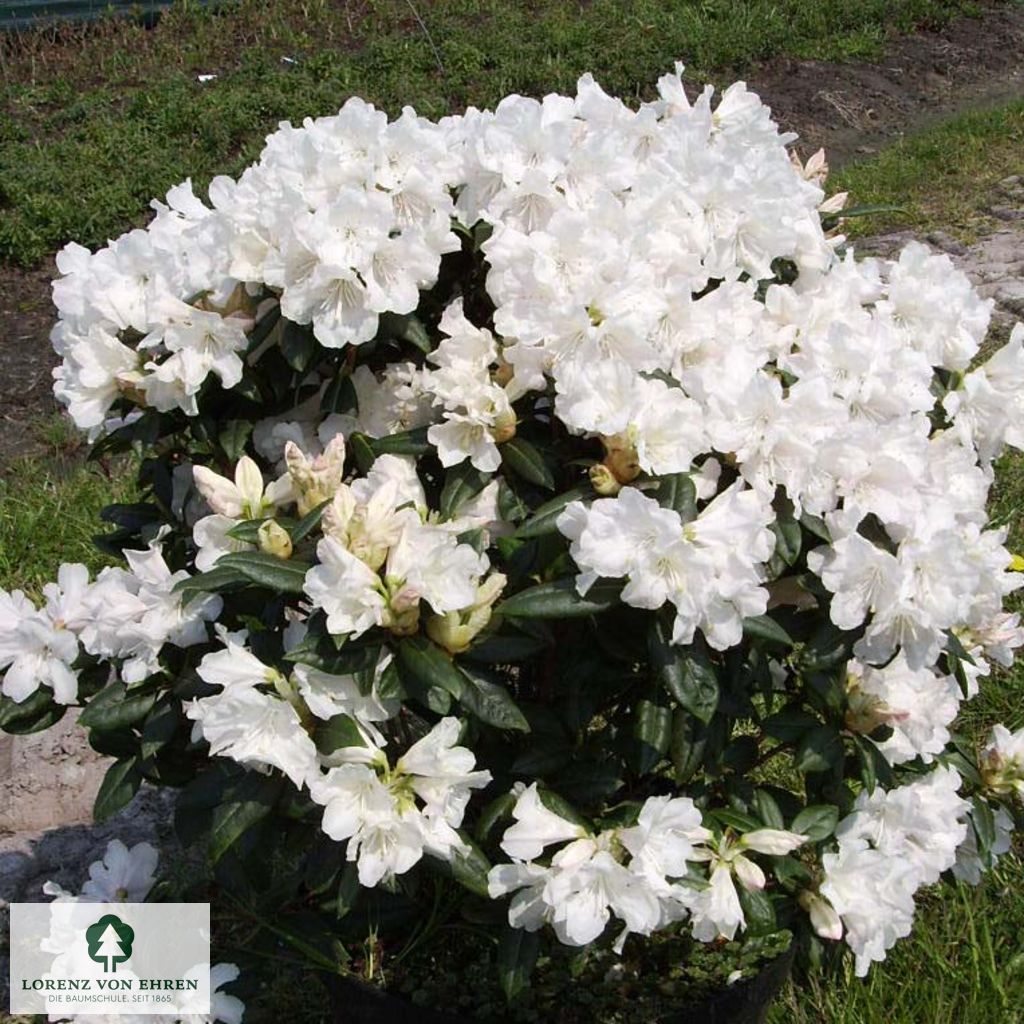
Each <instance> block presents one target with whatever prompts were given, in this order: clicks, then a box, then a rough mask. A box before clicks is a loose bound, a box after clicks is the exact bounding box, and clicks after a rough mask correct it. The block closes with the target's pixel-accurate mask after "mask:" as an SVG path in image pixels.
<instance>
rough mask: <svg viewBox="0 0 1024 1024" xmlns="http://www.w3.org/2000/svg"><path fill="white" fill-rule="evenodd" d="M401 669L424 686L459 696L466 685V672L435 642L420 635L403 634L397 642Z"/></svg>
mask: <svg viewBox="0 0 1024 1024" xmlns="http://www.w3.org/2000/svg"><path fill="white" fill-rule="evenodd" d="M398 662H399V664H400V665H401V668H402V672H403V674H405V675H408V676H409V677H411V678H412V679H413V680H416V681H418V682H419V683H421V684H422V685H423V686H426V687H428V688H437V689H440V690H443V691H444V692H446V693H448V694H450V695H451V696H452V697H454V698H455V699H456V700H461V699H462V695H463V693H464V692H465V690H466V689H467V687H468V682H467V678H466V676H465V675H464V674H463V673H462V672H461V671H460V670H459V668H458V667H457V666H456V665H455V664H454V663H453V662H452V659H451V658H450V657H449V656H448V655H447V654H445V652H444V651H442V650H441V648H440V647H438V646H437V645H436V644H433V643H431V642H430V641H429V640H428V639H427V638H426V637H423V636H410V637H405V639H403V640H401V641H400V642H399V644H398Z"/></svg>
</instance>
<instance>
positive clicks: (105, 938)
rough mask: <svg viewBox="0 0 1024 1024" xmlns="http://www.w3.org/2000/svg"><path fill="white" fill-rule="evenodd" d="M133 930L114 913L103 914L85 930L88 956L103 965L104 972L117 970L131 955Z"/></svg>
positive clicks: (133, 937)
mask: <svg viewBox="0 0 1024 1024" xmlns="http://www.w3.org/2000/svg"><path fill="white" fill-rule="evenodd" d="M134 939H135V932H134V930H133V929H132V928H131V927H130V926H129V925H126V924H125V923H124V921H122V920H121V918H119V917H118V916H117V915H116V914H104V916H103V917H101V918H100V919H99V920H98V921H97V922H96V923H95V924H93V925H90V926H89V927H88V928H86V930H85V941H86V942H87V943H88V944H89V958H90V959H91V960H95V961H96V963H98V964H102V965H103V970H104V973H106V972H108V971H113V972H116V971H117V965H118V964H123V963H124V962H125V960H127V959H128V957H130V956H131V955H132V942H133V941H134Z"/></svg>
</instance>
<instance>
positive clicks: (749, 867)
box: [732, 854, 765, 892]
mask: <svg viewBox="0 0 1024 1024" xmlns="http://www.w3.org/2000/svg"><path fill="white" fill-rule="evenodd" d="M732 869H733V871H734V872H735V873H736V877H737V878H738V879H739V880H740V885H742V886H743V888H744V889H746V890H747V892H759V891H760V890H761V889H763V888H764V886H765V877H764V872H763V871H762V870H761V869H760V868H759V867H758V866H757V865H756V864H755V863H754V862H753V861H752V860H748V859H747V858H746V857H744V856H743V855H742V854H740V855H739V856H738V857H734V858H733V861H732Z"/></svg>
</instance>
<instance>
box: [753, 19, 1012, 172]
mask: <svg viewBox="0 0 1024 1024" xmlns="http://www.w3.org/2000/svg"><path fill="white" fill-rule="evenodd" d="M747 79H748V84H749V85H750V86H751V88H753V89H754V90H755V91H757V92H758V93H760V94H761V96H762V97H763V98H764V100H765V102H766V103H768V104H769V105H770V106H771V108H772V114H773V116H774V117H775V120H776V121H777V122H778V123H779V124H780V125H782V126H783V127H784V128H786V129H788V130H792V131H795V132H799V134H800V140H801V141H800V143H798V145H799V147H800V149H801V150H802V151H805V153H810V152H813V151H814V150H815V149H817V148H818V147H819V146H824V147H825V151H826V153H827V154H828V156H829V163H830V164H831V165H832V166H833V167H839V166H841V165H842V164H845V163H849V162H850V161H852V160H856V159H858V158H861V159H863V158H864V157H867V156H870V155H872V154H874V153H876V152H878V150H879V149H881V148H882V147H883V146H886V145H888V144H891V143H892V142H894V141H896V140H898V139H900V138H902V137H903V136H905V135H910V134H913V133H915V132H920V131H922V130H924V129H926V128H929V127H931V126H933V125H935V124H938V123H939V122H941V121H944V120H946V119H948V118H950V117H953V116H955V115H957V114H961V113H965V112H966V111H969V110H977V109H983V108H985V107H993V106H997V105H998V104H1000V103H1006V102H1009V101H1010V100H1013V99H1015V98H1017V97H1020V96H1024V9H999V10H988V11H986V12H985V14H984V16H983V17H980V18H960V19H957V20H955V21H953V22H951V23H950V24H949V25H947V26H946V27H945V28H943V29H940V30H938V31H922V32H919V33H916V34H915V35H912V36H904V37H901V38H897V39H894V40H892V41H891V42H890V43H889V45H888V46H887V47H886V52H885V55H884V56H883V58H882V59H881V60H880V61H878V62H877V63H849V64H835V63H825V62H821V61H813V60H794V59H791V58H783V59H780V60H775V61H772V62H771V63H770V64H767V65H765V66H764V67H763V68H761V69H759V70H757V71H755V72H753V73H752V74H750V75H748V76H747Z"/></svg>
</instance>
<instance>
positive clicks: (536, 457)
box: [501, 437, 555, 491]
mask: <svg viewBox="0 0 1024 1024" xmlns="http://www.w3.org/2000/svg"><path fill="white" fill-rule="evenodd" d="M501 461H502V463H503V464H504V466H505V467H506V468H507V469H510V470H512V472H513V473H515V474H516V475H517V476H521V477H522V478H523V479H524V480H526V481H528V482H529V483H531V484H536V485H537V486H538V487H543V488H545V489H546V490H549V491H553V490H554V489H555V478H554V476H552V474H551V470H550V469H549V468H548V466H547V463H545V461H544V459H543V457H542V456H541V454H540V452H539V451H537V449H536V448H535V447H534V446H533V445H532V444H530V442H529V441H526V440H524V439H523V438H521V437H513V438H512V439H511V440H508V441H506V442H505V443H504V444H502V445H501Z"/></svg>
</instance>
